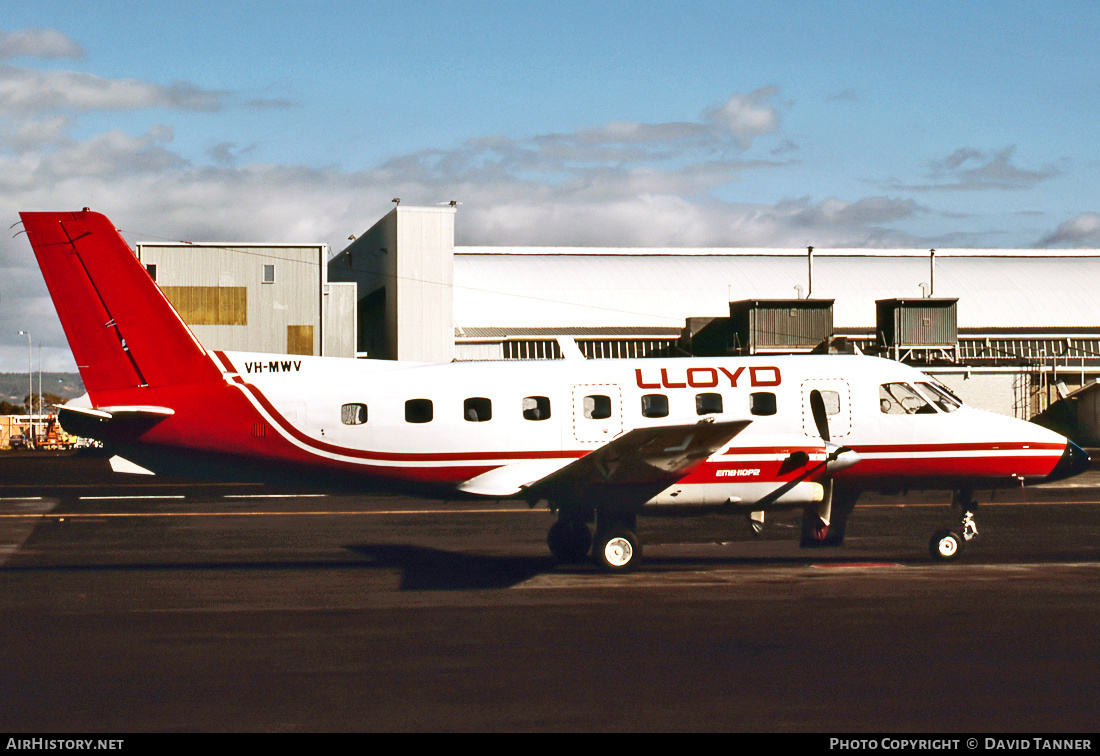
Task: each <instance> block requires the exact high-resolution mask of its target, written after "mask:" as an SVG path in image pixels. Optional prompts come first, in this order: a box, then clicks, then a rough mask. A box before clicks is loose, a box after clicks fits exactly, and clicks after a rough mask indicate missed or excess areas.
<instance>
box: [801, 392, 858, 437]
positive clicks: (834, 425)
mask: <svg viewBox="0 0 1100 756" xmlns="http://www.w3.org/2000/svg"><path fill="white" fill-rule="evenodd" d="M814 391H820V392H821V399H822V400H823V401H824V403H825V417H826V418H827V419H828V421H829V436H830V439H831V440H832V441H834V442H835V441H837V439H843V438H846V437H847V436H848V435H849V434H850V433H851V432H852V392H851V388H850V387H849V386H848V382H847V381H846V380H844V379H843V378H812V379H810V380H806V381H803V382H802V432H803V433H805V434H806V435H807V436H810V437H811V438H817V437H818V435H817V423H815V422H814V413H813V411H812V410H811V409H810V394H811V393H812V392H814Z"/></svg>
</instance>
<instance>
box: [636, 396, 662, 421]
mask: <svg viewBox="0 0 1100 756" xmlns="http://www.w3.org/2000/svg"><path fill="white" fill-rule="evenodd" d="M642 417H668V397H667V396H665V395H664V394H646V395H645V396H643V397H642Z"/></svg>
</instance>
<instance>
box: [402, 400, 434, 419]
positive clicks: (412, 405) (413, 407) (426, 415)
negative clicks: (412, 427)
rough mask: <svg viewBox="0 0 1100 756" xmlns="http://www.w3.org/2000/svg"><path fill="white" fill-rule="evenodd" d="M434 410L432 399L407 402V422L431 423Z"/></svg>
mask: <svg viewBox="0 0 1100 756" xmlns="http://www.w3.org/2000/svg"><path fill="white" fill-rule="evenodd" d="M433 412H434V410H433V409H432V400H431V399H410V400H409V401H407V402H405V422H407V423H430V422H431V421H432V417H433Z"/></svg>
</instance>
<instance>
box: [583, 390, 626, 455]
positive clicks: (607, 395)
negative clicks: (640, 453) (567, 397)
mask: <svg viewBox="0 0 1100 756" xmlns="http://www.w3.org/2000/svg"><path fill="white" fill-rule="evenodd" d="M622 430H623V400H622V389H620V388H619V386H618V385H616V384H613V383H598V384H587V385H582V386H574V387H573V441H575V442H580V443H592V442H595V443H601V444H605V443H607V442H608V441H610V440H611V439H613V438H615V436H617V435H619V434H620V433H621V432H622Z"/></svg>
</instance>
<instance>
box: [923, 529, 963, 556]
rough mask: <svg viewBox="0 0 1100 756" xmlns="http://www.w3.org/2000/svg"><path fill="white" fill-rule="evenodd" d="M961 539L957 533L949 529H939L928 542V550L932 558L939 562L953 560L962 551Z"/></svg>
mask: <svg viewBox="0 0 1100 756" xmlns="http://www.w3.org/2000/svg"><path fill="white" fill-rule="evenodd" d="M963 543H964V541H963V539H962V538H961V537H960V536H959V534H958V533H954V532H952V531H950V530H941V531H939V532H937V533H936V534H935V535H933V536H932V540H931V541H930V542H929V544H928V551H929V553H931V554H932V558H933V559H938V560H939V561H941V562H953V561H954V560H956V559H958V558H959V555H960V554H961V553H962V548H963Z"/></svg>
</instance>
